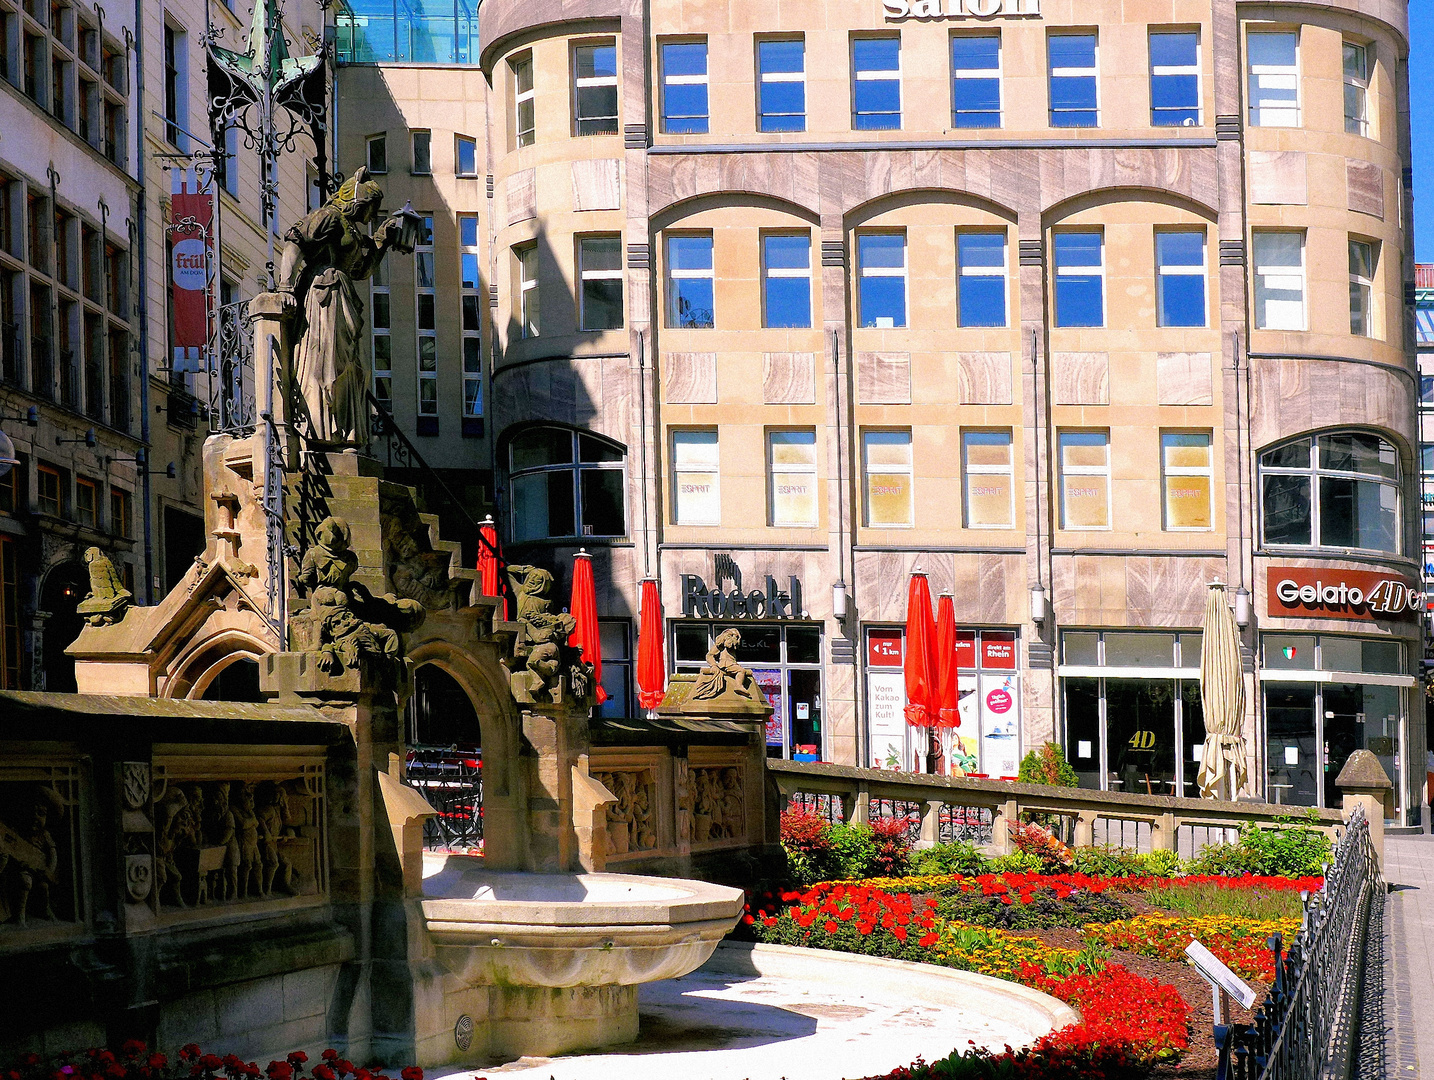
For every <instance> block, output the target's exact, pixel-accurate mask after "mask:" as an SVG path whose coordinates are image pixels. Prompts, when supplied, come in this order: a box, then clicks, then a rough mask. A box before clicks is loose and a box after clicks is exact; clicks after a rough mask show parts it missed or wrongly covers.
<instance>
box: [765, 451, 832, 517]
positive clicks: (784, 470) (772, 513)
mask: <svg viewBox="0 0 1434 1080" xmlns="http://www.w3.org/2000/svg"><path fill="white" fill-rule="evenodd" d="M774 435H776V436H781V435H803V436H806V435H810V436H811V442H810V446H811V451H812V455H811V456H812V459H811V461H810V462H801V463H799V464H783V465H781V466H780V467H779V466H778V464H777V461H776V458H775V454H774V451H775V449H776V446H777V444H776V443H775V442H774V441H773V438H772V437H773V436H774ZM763 441H764V442H765V443H766V444H767V524H768V525H770V526H771V527H772V528H775V529H815V528H817V527H818V526H819V525H820V524H821V516H822V515H821V503H820V498H821V497H820V492H819V488H820V473H819V470H818V461H817V430H816V428H813V427H800V428H799V427H778V428H768V429H767V431H766V437H765V439H764V440H763ZM786 445H789V446H795V445H808V444H806V443H801V444H797V443H788V444H786ZM778 474H780V475H782V476H788V475H791V476H806V477H809V478H810V482H811V485H812V516H811V519H810V520H808V521H796V520H781V519H779V518H778V516H777V476H778Z"/></svg>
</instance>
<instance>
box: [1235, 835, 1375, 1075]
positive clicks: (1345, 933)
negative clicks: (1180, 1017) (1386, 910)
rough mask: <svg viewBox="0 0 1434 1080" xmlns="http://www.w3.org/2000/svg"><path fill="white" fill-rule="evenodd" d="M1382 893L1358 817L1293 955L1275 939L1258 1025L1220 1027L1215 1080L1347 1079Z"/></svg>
mask: <svg viewBox="0 0 1434 1080" xmlns="http://www.w3.org/2000/svg"><path fill="white" fill-rule="evenodd" d="M1383 887H1384V883H1383V881H1382V879H1381V878H1380V874H1379V860H1378V857H1377V856H1376V854H1375V851H1374V845H1373V844H1372V843H1371V840H1370V835H1369V821H1368V820H1367V819H1366V817H1365V815H1364V812H1363V810H1356V811H1355V813H1354V814H1353V815H1352V816H1351V817H1350V819H1349V823H1348V827H1347V828H1346V829H1345V832H1344V835H1343V836H1341V837H1340V839H1339V843H1338V844H1337V845H1336V846H1335V852H1334V862H1333V863H1332V864H1331V865H1330V866H1329V867H1328V868H1327V870H1326V872H1325V883H1324V888H1323V889H1321V890H1320V891H1319V892H1318V893H1316V894H1315V895H1314V896H1312V897H1310V898H1309V902H1308V903H1307V904H1306V905H1305V916H1304V922H1303V924H1302V925H1301V927H1300V930H1299V933H1298V934H1297V935H1296V936H1295V940H1294V941H1293V942H1292V943H1291V944H1290V947H1289V951H1287V952H1286V951H1284V948H1283V943H1282V942H1281V941H1280V938H1279V935H1275V936H1274V937H1272V938H1271V939H1270V948H1271V950H1273V952H1274V954H1275V983H1274V986H1273V987H1272V988H1271V990H1270V993H1269V995H1268V996H1267V997H1266V998H1265V1000H1264V1003H1263V1004H1262V1005H1261V1006H1260V1007H1259V1009H1258V1010H1256V1012H1255V1018H1254V1023H1252V1024H1236V1025H1220V1026H1218V1027H1216V1028H1215V1045H1216V1047H1217V1048H1218V1049H1219V1051H1220V1065H1219V1070H1218V1072H1217V1078H1218V1080H1315V1078H1317V1077H1348V1076H1349V1075H1350V1070H1351V1065H1352V1059H1353V1056H1354V1048H1355V1044H1356V1041H1357V1036H1358V1032H1359V1013H1360V998H1361V996H1362V995H1361V989H1362V981H1363V973H1364V952H1365V943H1366V940H1367V933H1368V927H1369V916H1370V910H1371V908H1372V906H1373V905H1374V904H1376V903H1382V902H1383V898H1382V896H1381V895H1380V894H1381V892H1382V890H1383Z"/></svg>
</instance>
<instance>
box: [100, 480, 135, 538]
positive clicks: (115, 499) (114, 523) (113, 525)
mask: <svg viewBox="0 0 1434 1080" xmlns="http://www.w3.org/2000/svg"><path fill="white" fill-rule="evenodd" d="M132 505H133V495H132V494H131V493H130V492H128V491H126V490H125V489H124V488H122V487H116V486H115V485H114V484H111V485H110V519H109V521H108V522H106V524H107V525H108V526H109V531H110V534H111V535H113V536H118V537H120V538H122V539H129V538H130V535H131V530H132V529H133V528H134V525H133V521H132V514H133V510H132Z"/></svg>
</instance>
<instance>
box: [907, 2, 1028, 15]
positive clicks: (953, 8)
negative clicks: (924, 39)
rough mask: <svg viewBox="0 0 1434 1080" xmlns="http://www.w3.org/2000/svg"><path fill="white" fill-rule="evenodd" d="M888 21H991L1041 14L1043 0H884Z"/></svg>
mask: <svg viewBox="0 0 1434 1080" xmlns="http://www.w3.org/2000/svg"><path fill="white" fill-rule="evenodd" d="M881 6H882V7H883V8H884V9H885V10H886V17H887V18H888V19H972V18H975V19H990V18H994V17H995V16H997V15H1039V14H1040V13H1041V0H881Z"/></svg>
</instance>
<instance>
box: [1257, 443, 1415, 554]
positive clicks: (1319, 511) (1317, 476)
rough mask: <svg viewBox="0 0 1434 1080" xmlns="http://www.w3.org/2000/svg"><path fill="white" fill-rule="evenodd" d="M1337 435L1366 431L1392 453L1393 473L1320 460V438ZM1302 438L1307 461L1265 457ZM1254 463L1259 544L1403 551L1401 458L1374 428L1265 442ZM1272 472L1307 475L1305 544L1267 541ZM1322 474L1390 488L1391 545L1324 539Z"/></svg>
mask: <svg viewBox="0 0 1434 1080" xmlns="http://www.w3.org/2000/svg"><path fill="white" fill-rule="evenodd" d="M1341 435H1366V436H1371V437H1373V438H1376V439H1378V440H1379V441H1380V443H1382V444H1383V446H1387V447H1388V448H1389V449H1390V450H1391V451H1393V454H1394V473H1395V475H1394V476H1393V477H1388V476H1381V475H1379V474H1377V473H1367V472H1356V471H1353V470H1343V469H1333V468H1330V467H1328V466H1325V465H1322V464H1321V463H1320V440H1321V439H1323V438H1331V437H1335V436H1341ZM1301 442H1304V443H1306V444H1307V445H1308V446H1309V458H1308V464H1307V465H1299V466H1297V465H1270V464H1267V463H1266V459H1267V458H1268V457H1269V456H1270V455H1272V454H1274V453H1276V452H1277V451H1280V450H1283V449H1285V448H1286V447H1290V446H1294V445H1297V444H1298V443H1301ZM1382 448H1383V447H1381V449H1382ZM1255 465H1256V469H1257V473H1258V481H1259V492H1258V497H1259V514H1260V546H1261V548H1264V549H1273V550H1279V551H1286V550H1288V551H1310V550H1323V551H1357V552H1372V553H1375V554H1380V555H1393V556H1396V557H1397V556H1401V555H1403V553H1404V547H1405V540H1404V521H1405V513H1406V508H1405V499H1404V494H1405V493H1404V481H1405V477H1404V462H1403V461H1402V460H1401V456H1400V453H1399V448H1398V447H1397V446H1396V445H1395V444H1394V443H1393V442H1391V441H1390V440H1389V439H1387V438H1385V437H1384V435H1383V434H1381V433H1380V432H1377V431H1369V430H1366V429H1361V428H1328V429H1325V430H1323V431H1316V432H1311V433H1310V434H1308V435H1301V436H1299V437H1297V438H1294V439H1285V440H1283V441H1281V442H1278V443H1275V444H1274V445H1272V446H1267V447H1265V448H1264V449H1262V450H1260V451H1259V452H1258V454H1257V456H1256V458H1255ZM1272 476H1294V477H1301V478H1307V480H1308V484H1309V489H1308V490H1309V525H1310V542H1309V543H1308V544H1304V543H1300V542H1298V541H1289V540H1281V541H1270V540H1268V539H1267V538H1266V531H1267V527H1268V526H1267V521H1266V516H1267V507H1266V497H1265V486H1266V484H1265V482H1266V479H1267V478H1268V477H1272ZM1322 478H1338V479H1342V480H1353V481H1358V482H1362V483H1372V484H1378V485H1380V486H1382V487H1386V488H1389V489H1391V490H1392V491H1393V492H1394V527H1393V530H1392V534H1393V539H1394V549H1393V550H1387V549H1384V548H1368V547H1344V546H1340V545H1335V544H1326V543H1324V536H1323V532H1324V516H1325V514H1324V506H1323V502H1322V485H1321V483H1320V480H1321V479H1322Z"/></svg>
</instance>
